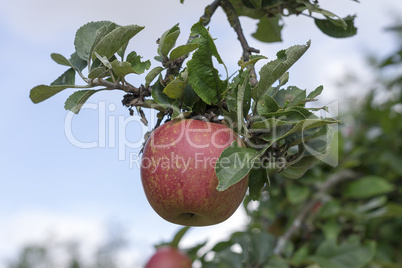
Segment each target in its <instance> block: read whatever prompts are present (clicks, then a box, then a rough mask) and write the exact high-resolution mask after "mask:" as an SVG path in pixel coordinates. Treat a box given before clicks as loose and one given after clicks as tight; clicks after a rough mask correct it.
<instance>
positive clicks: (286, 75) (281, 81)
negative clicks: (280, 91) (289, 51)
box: [278, 72, 289, 87]
mask: <svg viewBox="0 0 402 268" xmlns="http://www.w3.org/2000/svg"><path fill="white" fill-rule="evenodd" d="M288 81H289V72H286V73H284V74H283V75H282V76H281V77H280V78H279V85H278V86H279V87H281V86H284V85H285V84H286V83H287V82H288Z"/></svg>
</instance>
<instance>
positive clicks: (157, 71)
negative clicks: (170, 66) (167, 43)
mask: <svg viewBox="0 0 402 268" xmlns="http://www.w3.org/2000/svg"><path fill="white" fill-rule="evenodd" d="M164 69H165V68H163V67H162V66H158V67H155V68H153V69H152V70H151V71H150V72H149V73H147V75H146V76H145V86H146V87H148V86H149V85H150V84H151V83H152V81H153V80H154V79H155V78H156V77H157V76H158V75H159V74H160V73H161V72H162V71H163V70H164Z"/></svg>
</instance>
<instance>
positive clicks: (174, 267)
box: [145, 247, 191, 268]
mask: <svg viewBox="0 0 402 268" xmlns="http://www.w3.org/2000/svg"><path fill="white" fill-rule="evenodd" d="M145 268H191V259H190V257H189V256H187V255H186V254H184V253H183V252H181V251H179V250H178V249H176V248H172V247H161V248H158V250H157V251H156V253H155V254H154V255H153V256H152V257H151V259H149V261H148V263H147V264H146V265H145Z"/></svg>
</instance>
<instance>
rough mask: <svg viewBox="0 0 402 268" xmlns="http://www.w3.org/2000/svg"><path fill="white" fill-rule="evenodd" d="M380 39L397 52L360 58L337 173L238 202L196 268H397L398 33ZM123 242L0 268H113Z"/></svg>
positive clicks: (23, 253) (345, 80)
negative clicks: (222, 236)
mask: <svg viewBox="0 0 402 268" xmlns="http://www.w3.org/2000/svg"><path fill="white" fill-rule="evenodd" d="M387 30H388V31H390V32H391V33H392V34H394V35H395V37H396V38H395V40H396V42H397V47H398V48H399V49H396V51H395V52H394V53H392V55H389V56H388V57H385V58H378V57H377V56H376V55H374V56H373V55H371V56H368V65H369V66H370V68H371V69H372V75H373V77H371V78H370V79H369V80H370V85H369V87H370V88H369V89H368V91H367V93H366V94H365V95H364V96H363V95H360V96H361V97H359V98H358V99H356V104H354V105H353V106H352V107H351V108H350V110H348V111H345V113H344V114H343V115H341V116H340V119H341V120H342V121H348V123H347V124H344V125H341V126H340V127H339V136H338V141H339V144H338V150H339V151H338V153H339V165H338V166H337V167H335V168H333V167H331V166H329V165H326V164H324V163H322V164H317V165H315V166H314V167H313V168H311V169H310V170H309V171H308V172H307V173H306V174H305V175H304V176H303V177H302V178H301V179H298V180H291V179H285V178H283V177H282V176H281V175H280V174H276V175H275V176H274V177H271V178H270V181H271V184H270V186H269V187H267V188H266V191H265V192H264V194H263V196H262V198H261V200H260V201H258V202H254V201H251V200H249V199H246V200H245V202H244V208H245V210H246V212H247V215H248V216H249V218H250V221H249V225H248V226H247V228H246V229H245V230H244V231H242V232H236V233H233V234H232V236H231V237H230V238H228V240H227V241H222V242H219V243H218V244H216V245H215V246H214V247H213V248H212V249H209V250H207V252H206V250H205V248H204V249H203V244H201V245H199V246H196V247H194V248H191V249H187V252H188V253H189V254H190V256H192V258H194V259H195V260H196V261H195V262H196V263H198V265H200V264H201V265H202V267H230V268H235V267H263V268H268V267H272V268H273V267H275V268H281V267H284V268H285V267H295V268H299V267H309V268H320V267H326V268H338V267H339V268H344V267H352V268H358V267H370V268H377V267H386V268H397V267H402V255H401V254H400V251H401V249H402V240H401V237H402V187H401V186H402V138H401V137H402V120H401V119H402V116H401V115H402V94H401V93H402V71H401V70H402V24H397V25H395V26H392V27H389V28H388V29H387ZM337 79H338V80H339V81H340V82H339V87H348V88H354V90H359V92H360V91H362V92H364V90H362V89H361V88H362V87H366V86H367V84H365V83H362V80H360V79H359V78H357V77H355V76H354V75H353V74H350V76H348V77H341V78H337ZM365 82H367V80H366V81H365ZM123 236H124V235H122V234H121V233H119V232H117V233H116V232H115V233H114V234H113V235H111V236H110V239H109V240H108V241H106V242H105V244H104V245H100V246H99V248H98V250H96V251H95V252H94V254H93V255H92V256H87V257H85V258H84V257H83V256H82V254H81V253H80V247H79V243H73V242H66V243H55V242H52V241H45V242H43V243H42V244H35V245H27V246H25V247H24V248H22V249H21V250H20V252H19V254H18V255H17V256H14V257H10V259H9V260H8V261H7V264H6V267H7V268H45V267H62V268H84V267H85V268H87V267H88V268H89V267H109V268H113V267H119V264H118V253H119V251H120V250H122V249H123V248H124V247H125V245H126V242H127V241H125V240H124V237H123ZM84 259H85V260H84Z"/></svg>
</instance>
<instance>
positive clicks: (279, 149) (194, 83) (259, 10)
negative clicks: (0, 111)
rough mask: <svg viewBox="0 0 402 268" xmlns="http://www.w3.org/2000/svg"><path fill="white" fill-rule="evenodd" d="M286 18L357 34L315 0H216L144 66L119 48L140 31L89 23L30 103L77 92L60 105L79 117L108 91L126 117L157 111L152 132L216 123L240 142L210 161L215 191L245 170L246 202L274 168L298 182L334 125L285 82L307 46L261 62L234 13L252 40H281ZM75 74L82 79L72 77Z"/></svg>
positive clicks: (172, 33)
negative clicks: (215, 20) (219, 25)
mask: <svg viewBox="0 0 402 268" xmlns="http://www.w3.org/2000/svg"><path fill="white" fill-rule="evenodd" d="M181 2H183V1H181ZM218 7H221V8H222V9H223V10H224V11H225V13H226V15H227V18H228V21H229V24H230V26H232V27H233V28H234V30H235V31H236V33H237V34H238V37H239V40H240V43H241V46H242V48H243V55H242V57H241V58H240V57H239V69H238V71H236V72H235V73H234V74H229V73H228V71H227V68H226V65H225V63H224V62H223V60H222V58H221V56H220V54H219V49H218V48H217V47H216V46H215V43H214V39H213V37H212V36H211V35H210V33H209V31H208V28H207V27H206V26H207V25H208V23H209V22H210V20H211V18H212V15H213V13H214V11H215V10H216V9H217V8H218ZM290 15H305V16H309V17H311V18H312V19H313V20H314V22H315V24H316V26H317V27H318V28H319V29H320V30H321V31H322V32H323V33H325V34H327V35H330V36H333V37H349V36H353V35H354V34H355V33H356V28H355V27H354V25H353V18H354V17H353V16H348V17H346V18H340V17H339V16H337V15H335V14H333V13H332V12H330V11H328V10H324V9H322V8H320V6H319V4H318V1H313V2H311V1H309V0H276V1H270V0H266V1H265V0H264V1H262V0H253V1H251V0H230V1H229V0H219V1H218V0H216V1H214V2H213V3H212V4H211V5H209V6H207V8H206V9H205V14H204V15H203V16H202V17H201V18H200V19H196V21H197V20H198V21H197V22H196V23H195V24H194V25H193V26H192V27H191V35H190V37H189V38H188V41H187V43H185V44H180V45H178V44H176V41H177V39H178V36H179V35H180V28H179V26H178V25H175V26H173V27H172V28H170V29H168V30H166V31H165V32H164V33H163V34H162V36H161V37H160V38H159V39H158V45H157V47H156V50H157V55H156V56H155V60H157V61H158V62H159V64H158V66H153V67H152V68H151V61H150V60H143V58H142V57H141V56H140V55H138V53H136V52H135V51H132V52H127V51H126V49H127V46H128V43H129V41H130V40H131V39H132V38H135V37H136V35H137V34H138V33H139V32H140V31H143V30H144V27H142V26H137V25H127V26H121V25H117V24H115V23H113V22H110V21H96V22H89V23H87V24H85V25H84V26H82V27H81V28H79V29H78V30H77V32H76V36H75V40H74V46H75V52H74V53H73V54H72V55H71V56H70V57H65V56H63V55H60V54H58V53H53V54H51V58H52V59H53V60H54V61H55V62H56V63H57V64H60V65H64V66H66V67H67V68H68V69H67V70H66V71H65V72H64V73H63V74H61V75H60V76H59V77H58V78H57V79H56V80H55V81H54V82H52V83H51V84H50V85H38V86H36V87H34V88H33V89H32V90H31V92H30V98H31V100H32V101H33V102H34V103H39V102H42V101H44V100H46V99H48V98H50V97H52V96H54V95H55V94H57V93H59V92H61V91H63V90H66V89H76V91H75V92H74V93H72V94H71V96H70V97H69V98H68V99H67V100H66V102H65V105H64V107H65V109H66V110H69V111H72V112H74V113H79V111H80V109H81V107H82V106H83V105H84V104H85V102H86V101H87V100H88V99H89V98H90V97H91V96H92V95H93V94H95V93H98V92H104V91H107V90H116V89H117V90H122V91H123V92H125V95H124V97H123V105H125V106H127V107H128V108H129V109H130V112H131V113H133V112H134V110H133V108H135V110H136V111H137V112H138V113H139V114H140V115H141V117H142V122H143V123H144V124H147V122H148V121H147V119H146V118H145V114H144V112H143V109H148V108H149V109H155V110H157V111H158V114H157V118H158V122H157V124H156V126H155V128H156V127H158V126H159V125H160V124H161V123H163V121H164V120H171V119H175V118H199V119H202V120H207V121H211V122H217V123H221V124H225V125H227V126H228V127H230V128H232V129H233V130H235V132H237V133H238V134H239V135H240V136H241V137H242V138H243V140H244V142H245V144H246V145H247V148H242V147H240V146H238V144H237V143H233V144H232V145H231V146H230V147H228V148H227V149H225V150H224V152H223V153H222V155H221V156H220V158H219V159H218V161H217V163H216V169H215V171H216V174H217V176H218V179H219V185H218V187H217V189H218V190H220V191H224V190H225V189H227V188H228V187H230V186H231V185H233V184H235V183H236V182H238V181H239V180H241V179H242V178H243V177H244V176H246V175H247V174H249V173H251V176H250V183H249V193H250V197H251V198H252V199H253V200H258V199H259V198H260V192H261V190H262V189H263V187H264V186H265V185H266V184H268V183H269V177H270V175H269V174H273V173H275V172H282V174H284V175H285V176H287V177H289V178H298V177H301V176H302V175H303V174H304V173H305V171H306V170H307V169H308V168H309V167H310V166H311V165H312V164H313V163H314V162H315V161H316V160H317V157H316V155H314V154H319V155H321V154H325V153H326V152H327V151H328V145H329V144H330V140H331V135H332V131H331V125H334V124H337V123H338V121H337V120H335V119H332V118H323V117H319V116H317V115H316V112H317V111H319V110H326V109H327V107H321V108H309V107H308V106H307V105H306V104H307V103H309V102H312V101H315V100H316V98H317V97H318V96H319V95H320V93H321V92H322V90H323V87H322V86H318V87H317V88H316V89H313V90H311V92H310V93H308V94H307V91H306V90H305V89H300V88H298V87H296V86H293V85H292V86H290V85H287V82H288V79H289V72H288V70H289V69H290V67H291V66H292V65H293V64H295V63H296V62H297V60H298V59H299V58H300V57H302V56H303V54H304V53H305V52H306V51H307V50H308V48H309V47H310V41H308V42H306V43H305V44H301V45H294V46H292V47H289V48H287V49H283V50H281V51H279V52H278V53H277V58H276V59H273V60H270V61H267V58H266V57H265V56H263V55H259V54H258V50H257V49H255V48H251V47H249V46H248V44H247V41H246V39H245V38H244V34H243V32H242V29H241V25H240V21H239V16H247V17H250V18H253V19H256V20H258V21H259V22H258V26H257V29H256V31H255V33H254V34H253V37H254V38H256V39H258V40H260V41H262V42H276V41H281V30H282V27H283V26H282V20H283V18H284V17H286V16H290ZM318 17H320V18H318ZM257 62H265V64H264V65H263V66H262V67H261V68H260V70H259V71H257V70H256V68H255V64H256V63H257ZM215 65H221V67H223V68H220V69H223V70H224V72H223V73H220V72H219V71H218V69H217V66H215ZM140 74H144V75H145V79H144V83H143V84H141V85H139V86H134V85H132V84H130V82H129V76H130V75H140ZM77 75H78V77H79V78H81V80H83V83H78V82H77V81H76V76H77ZM306 147H308V148H309V150H306ZM225 163H230V164H225Z"/></svg>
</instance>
